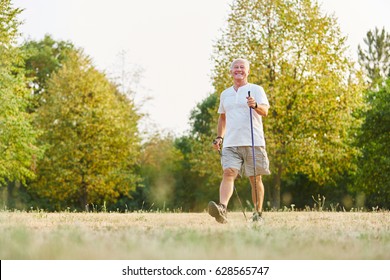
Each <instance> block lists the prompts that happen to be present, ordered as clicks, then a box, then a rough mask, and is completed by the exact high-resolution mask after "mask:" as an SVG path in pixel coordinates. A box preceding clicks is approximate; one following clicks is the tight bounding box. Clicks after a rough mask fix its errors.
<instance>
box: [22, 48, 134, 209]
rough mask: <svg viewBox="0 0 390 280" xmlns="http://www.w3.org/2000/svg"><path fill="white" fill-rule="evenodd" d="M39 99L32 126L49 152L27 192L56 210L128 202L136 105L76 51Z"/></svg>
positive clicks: (131, 182) (54, 76)
mask: <svg viewBox="0 0 390 280" xmlns="http://www.w3.org/2000/svg"><path fill="white" fill-rule="evenodd" d="M42 98H43V102H42V105H41V106H40V107H39V109H38V110H37V118H36V123H37V126H38V127H39V128H40V129H42V130H43V131H44V133H43V135H42V136H41V137H40V141H41V143H42V144H44V145H46V146H47V150H46V153H45V155H44V158H43V159H42V160H41V161H40V162H39V164H38V168H37V171H38V176H37V180H36V181H35V182H34V183H33V184H31V185H30V186H29V189H30V190H32V191H33V192H35V193H36V194H37V195H38V196H40V197H44V198H46V199H47V200H48V201H49V202H50V203H51V205H56V207H57V208H61V207H72V206H74V207H78V208H81V209H84V207H85V206H86V205H88V204H91V203H93V204H97V205H103V203H104V202H107V203H115V202H116V201H117V199H118V198H119V197H120V196H123V195H125V196H129V195H130V192H131V191H132V190H134V189H135V187H136V184H137V181H138V180H139V178H138V176H137V175H136V173H135V172H134V168H135V167H136V164H137V162H138V158H139V149H140V143H139V142H140V140H139V136H138V129H137V122H138V120H139V116H138V115H137V113H136V111H135V110H134V105H133V104H132V103H131V102H129V101H128V100H127V99H126V98H125V97H124V96H123V95H122V94H120V93H119V92H118V90H117V88H116V87H115V86H114V85H113V84H112V83H110V82H109V81H108V80H107V78H106V77H105V75H104V74H102V73H100V72H99V71H97V70H96V69H95V68H94V67H93V65H92V64H91V62H90V60H89V59H88V58H87V57H86V56H85V55H83V54H82V53H81V52H80V51H78V52H73V53H71V54H69V55H68V59H67V60H66V61H65V62H64V64H63V65H62V67H61V68H60V69H59V70H58V71H57V72H56V73H55V74H52V76H51V78H50V79H49V81H48V84H47V90H46V91H45V92H44V93H43V96H42Z"/></svg>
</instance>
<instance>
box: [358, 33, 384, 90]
mask: <svg viewBox="0 0 390 280" xmlns="http://www.w3.org/2000/svg"><path fill="white" fill-rule="evenodd" d="M363 40H364V43H365V44H366V49H363V48H362V47H361V46H360V45H359V46H358V55H359V63H360V65H361V66H362V67H363V69H364V70H365V72H366V74H367V76H368V82H369V83H370V84H371V86H372V87H375V86H376V85H377V84H379V83H380V82H381V81H383V80H385V79H386V78H387V77H390V34H389V33H387V32H386V31H385V28H382V30H381V31H379V29H378V28H375V30H370V31H368V32H367V37H366V38H364V39H363Z"/></svg>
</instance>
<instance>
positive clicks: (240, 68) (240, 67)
mask: <svg viewBox="0 0 390 280" xmlns="http://www.w3.org/2000/svg"><path fill="white" fill-rule="evenodd" d="M230 73H231V75H232V77H233V79H234V80H246V79H247V78H248V74H249V69H248V68H247V67H246V66H245V63H244V62H243V61H237V62H236V63H234V65H233V68H232V69H231V70H230Z"/></svg>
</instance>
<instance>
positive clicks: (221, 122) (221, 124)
mask: <svg viewBox="0 0 390 280" xmlns="http://www.w3.org/2000/svg"><path fill="white" fill-rule="evenodd" d="M225 129H226V115H225V114H220V115H219V118H218V127H217V133H218V135H217V138H215V139H214V142H213V147H214V149H215V150H220V149H221V144H222V140H223V137H224V136H225Z"/></svg>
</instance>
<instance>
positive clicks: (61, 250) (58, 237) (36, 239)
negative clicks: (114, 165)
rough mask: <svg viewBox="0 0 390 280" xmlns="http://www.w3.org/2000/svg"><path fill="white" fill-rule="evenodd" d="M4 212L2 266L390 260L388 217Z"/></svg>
mask: <svg viewBox="0 0 390 280" xmlns="http://www.w3.org/2000/svg"><path fill="white" fill-rule="evenodd" d="M264 217H265V224H263V225H262V226H260V227H254V226H252V225H251V224H249V223H247V222H245V219H244V216H243V214H242V213H240V212H233V213H229V224H226V225H221V224H218V223H216V222H215V220H214V219H213V218H211V217H210V216H208V214H207V213H155V212H154V213H147V212H142V213H135V212H134V213H67V212H63V213H46V212H39V211H36V212H28V213H27V212H16V211H1V212H0V232H1V234H0V259H3V260H7V259H8V260H15V259H24V260H30V259H36V260H64V259H67V260H68V259H71V260H96V259H99V260H111V259H115V260H123V259H142V260H146V259H157V260H159V259H166V260H174V259H181V260H191V259H208V260H214V259H269V260H289V259H297V260H302V259H320V260H342V259H351V260H357V259H361V260H380V259H387V260H388V259H390V213H389V212H371V213H367V212H294V211H293V212H291V211H290V212H265V213H264Z"/></svg>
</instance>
